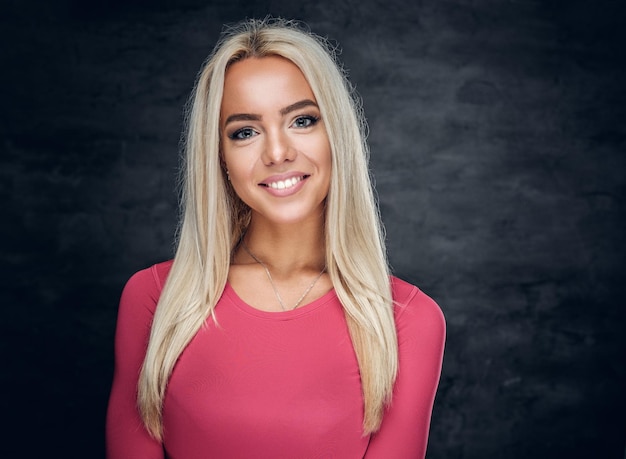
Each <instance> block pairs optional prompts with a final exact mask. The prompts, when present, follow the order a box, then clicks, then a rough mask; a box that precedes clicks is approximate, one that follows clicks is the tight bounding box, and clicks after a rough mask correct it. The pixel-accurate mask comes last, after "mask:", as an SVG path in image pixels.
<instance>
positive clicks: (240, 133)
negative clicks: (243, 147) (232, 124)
mask: <svg viewBox="0 0 626 459" xmlns="http://www.w3.org/2000/svg"><path fill="white" fill-rule="evenodd" d="M257 134H258V132H256V131H255V130H254V129H252V128H250V127H245V128H241V129H237V130H236V131H235V132H233V133H232V134H230V135H229V136H228V138H229V139H232V140H246V139H250V138H252V137H254V136H255V135H257Z"/></svg>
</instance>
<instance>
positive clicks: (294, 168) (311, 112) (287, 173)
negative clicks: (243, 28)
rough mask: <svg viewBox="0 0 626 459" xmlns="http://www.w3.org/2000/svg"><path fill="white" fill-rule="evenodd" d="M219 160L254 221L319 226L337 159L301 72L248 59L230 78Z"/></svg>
mask: <svg viewBox="0 0 626 459" xmlns="http://www.w3.org/2000/svg"><path fill="white" fill-rule="evenodd" d="M220 134H221V154H222V160H223V161H224V163H225V167H226V169H227V170H228V173H229V177H230V182H231V184H232V186H233V188H234V189H235V192H236V193H237V195H238V196H239V197H240V198H241V200H242V201H243V202H245V203H246V204H247V205H248V206H249V207H250V208H251V209H252V218H253V221H254V220H255V219H265V220H267V221H268V222H270V223H274V224H280V223H282V224H288V223H297V222H302V221H304V220H307V219H315V218H317V219H321V218H322V216H323V209H324V200H325V198H326V195H327V194H328V188H329V185H330V172H331V153H330V144H329V142H328V136H327V135H326V129H325V127H324V122H323V120H322V118H321V114H320V110H319V107H318V106H317V102H316V100H315V97H314V96H313V92H312V91H311V88H310V86H309V84H308V83H307V81H306V79H305V77H304V75H303V74H302V72H301V71H300V69H299V68H298V67H297V66H296V65H295V64H293V63H292V62H291V61H289V60H287V59H284V58H281V57H274V56H271V57H263V58H248V59H245V60H243V61H239V62H236V63H234V64H232V65H231V66H230V67H229V68H228V70H227V71H226V75H225V82H224V96H223V99H222V107H221V114H220Z"/></svg>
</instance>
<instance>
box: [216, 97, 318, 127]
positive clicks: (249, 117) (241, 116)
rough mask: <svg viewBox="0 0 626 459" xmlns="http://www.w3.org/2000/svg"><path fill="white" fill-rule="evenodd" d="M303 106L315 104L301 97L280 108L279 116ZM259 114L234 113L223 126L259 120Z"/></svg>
mask: <svg viewBox="0 0 626 459" xmlns="http://www.w3.org/2000/svg"><path fill="white" fill-rule="evenodd" d="M304 107H317V104H316V103H315V102H313V101H312V100H311V99H303V100H300V101H298V102H296V103H293V104H291V105H287V106H286V107H285V108H281V109H280V114H281V116H285V115H287V114H289V113H291V112H293V111H296V110H300V109H301V108H304ZM261 118H262V116H261V115H255V114H253V113H235V114H233V115H230V116H229V117H228V118H226V121H225V122H224V126H226V125H227V124H228V123H232V122H233V121H261Z"/></svg>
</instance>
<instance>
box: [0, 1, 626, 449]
mask: <svg viewBox="0 0 626 459" xmlns="http://www.w3.org/2000/svg"><path fill="white" fill-rule="evenodd" d="M174 3H176V6H172V4H174ZM1 5H2V11H1V14H0V38H1V40H2V46H1V47H0V59H1V60H0V62H2V64H1V67H2V70H1V71H0V83H1V84H0V96H1V99H0V100H1V101H2V110H1V113H0V137H1V144H0V152H1V155H2V156H1V162H0V196H1V197H2V214H3V216H2V218H1V223H0V241H1V242H0V244H1V246H0V249H1V252H0V255H1V266H2V276H1V277H0V278H1V287H2V288H1V296H0V301H1V304H2V316H3V319H2V331H1V339H2V346H1V348H2V368H3V370H2V372H1V373H0V374H1V377H0V378H1V381H2V414H3V417H4V418H5V421H6V422H8V424H9V426H8V429H7V427H5V428H4V429H3V430H4V431H3V437H4V440H3V441H2V443H1V444H0V454H1V455H2V457H65V458H69V457H80V458H87V457H89V458H92V457H94V458H97V457H102V456H103V423H104V413H105V408H106V402H107V396H108V390H109V385H110V381H111V373H112V340H113V333H114V325H115V318H116V310H117V301H118V298H119V294H120V291H121V289H122V287H123V284H124V282H125V280H126V279H127V278H128V277H129V276H130V275H131V274H132V273H133V272H135V271H136V270H138V269H141V268H143V267H146V266H148V265H149V264H151V263H154V262H157V261H161V260H164V259H167V258H169V257H170V256H171V253H172V236H173V232H174V228H175V224H176V215H177V210H176V196H175V192H174V188H175V176H176V170H177V167H178V157H177V150H178V140H179V133H180V131H181V115H182V108H183V104H184V102H185V100H186V98H187V96H188V94H189V92H190V90H191V87H192V84H193V81H194V78H195V75H196V72H197V71H198V69H199V67H200V64H201V63H202V61H203V60H204V58H205V57H206V55H207V54H208V53H209V51H210V49H211V48H212V46H213V44H214V42H215V40H216V39H217V37H218V34H219V31H220V29H221V27H222V24H224V23H226V22H233V21H237V20H239V19H242V18H244V17H246V16H248V17H250V16H255V17H258V16H264V15H266V14H268V13H271V14H273V15H283V16H286V17H292V18H297V19H302V20H305V21H306V22H307V23H308V24H309V25H310V26H311V28H312V29H313V30H314V31H315V32H317V33H319V34H321V35H324V36H328V37H330V38H331V39H333V40H336V41H337V42H338V43H339V44H340V45H341V47H342V49H343V52H342V54H341V58H342V60H343V61H344V62H345V65H346V68H347V69H348V71H349V74H350V76H351V79H352V81H353V83H354V84H355V85H356V87H357V89H358V91H359V92H360V94H361V95H362V97H363V99H364V106H365V111H366V115H367V118H368V121H369V125H370V136H369V140H370V142H371V147H372V170H373V173H374V174H375V177H376V185H377V190H378V194H379V198H380V204H381V209H382V215H383V218H384V221H385V224H386V228H387V240H388V245H389V255H390V259H391V263H392V265H393V268H394V271H395V273H396V274H397V275H398V276H400V277H403V278H406V279H408V280H409V281H412V282H414V283H416V284H417V285H419V286H420V287H421V288H422V289H423V290H424V291H425V292H426V293H428V294H429V295H431V296H432V297H434V298H435V299H436V300H437V301H438V302H439V304H440V305H441V307H442V309H443V311H444V313H445V315H446V318H447V323H448V341H447V348H446V355H445V361H444V366H443V374H442V379H441V385H440V388H439V392H438V395H437V400H436V406H435V410H434V413H433V420H432V430H431V439H430V445H429V453H428V457H429V458H432V459H438V458H527V457H533V458H555V457H567V458H623V457H624V441H625V432H626V430H625V429H626V414H625V408H626V394H625V390H624V389H625V387H626V385H625V382H626V371H625V366H624V363H625V359H624V357H625V356H626V355H625V354H626V352H625V351H626V339H625V337H624V336H625V334H624V333H623V331H622V329H623V327H624V324H625V319H626V317H625V316H626V313H625V312H624V311H625V308H624V300H625V297H626V295H625V289H624V281H625V280H626V279H624V275H623V272H622V271H621V267H622V264H623V262H624V255H625V252H626V249H625V246H624V234H625V233H624V229H625V228H624V226H625V225H624V223H625V219H624V206H625V203H624V199H625V192H626V187H625V185H626V180H625V171H626V167H625V166H626V156H625V152H624V147H625V144H626V129H625V126H624V115H625V112H626V109H625V106H626V105H625V104H626V97H625V92H624V90H623V82H624V81H625V80H624V77H625V76H626V67H625V60H624V57H625V53H624V52H623V49H624V47H625V46H626V40H625V38H626V34H625V32H624V19H625V15H624V9H625V8H624V6H623V2H617V1H610V0H600V1H597V2H583V1H581V0H574V1H567V2H566V1H557V0H549V1H543V2H542V1H533V0H510V1H495V0H475V1H471V0H456V1H452V0H450V1H448V0H418V1H412V2H410V1H400V0H386V1H379V0H363V1H354V0H348V1H324V0H323V1H309V2H294V1H287V0H277V1H269V0H259V1H255V2H249V1H244V0H229V1H226V0H223V1H214V2H208V1H197V0H186V1H178V2H166V1H147V0H146V1H140V0H134V1H128V0H127V1H124V2H122V1H112V0H110V1H105V0H98V1H90V2H79V1H77V0H76V1H43V0H39V1H37V0H28V1H19V2H18V1H4V2H2V3H1ZM5 425H6V424H5Z"/></svg>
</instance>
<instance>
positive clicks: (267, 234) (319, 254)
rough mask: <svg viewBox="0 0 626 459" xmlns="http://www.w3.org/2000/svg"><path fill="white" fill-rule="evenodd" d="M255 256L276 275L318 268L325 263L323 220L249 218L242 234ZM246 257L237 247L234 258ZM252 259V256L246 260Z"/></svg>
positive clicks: (286, 274) (241, 259) (241, 260)
mask: <svg viewBox="0 0 626 459" xmlns="http://www.w3.org/2000/svg"><path fill="white" fill-rule="evenodd" d="M244 241H245V244H246V245H247V247H248V249H249V250H250V252H252V254H254V256H256V257H257V258H258V259H259V260H261V261H262V262H263V263H264V264H266V265H267V266H268V267H269V268H270V269H271V270H272V273H275V274H276V275H278V276H288V275H293V274H296V273H298V272H302V271H307V270H313V271H319V270H321V269H322V268H323V267H324V265H325V257H326V252H325V247H326V243H325V238H324V227H323V222H319V221H316V222H303V223H298V224H297V225H268V224H267V223H265V222H264V221H259V220H255V219H254V218H253V219H252V221H251V223H250V226H249V228H248V231H247V232H246V235H245V237H244ZM247 257H249V255H248V254H246V252H245V251H243V250H242V248H241V247H240V248H239V249H238V250H237V253H236V255H235V259H236V260H237V261H240V262H246V258H247ZM247 261H248V262H252V260H249V259H248V260H247Z"/></svg>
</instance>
